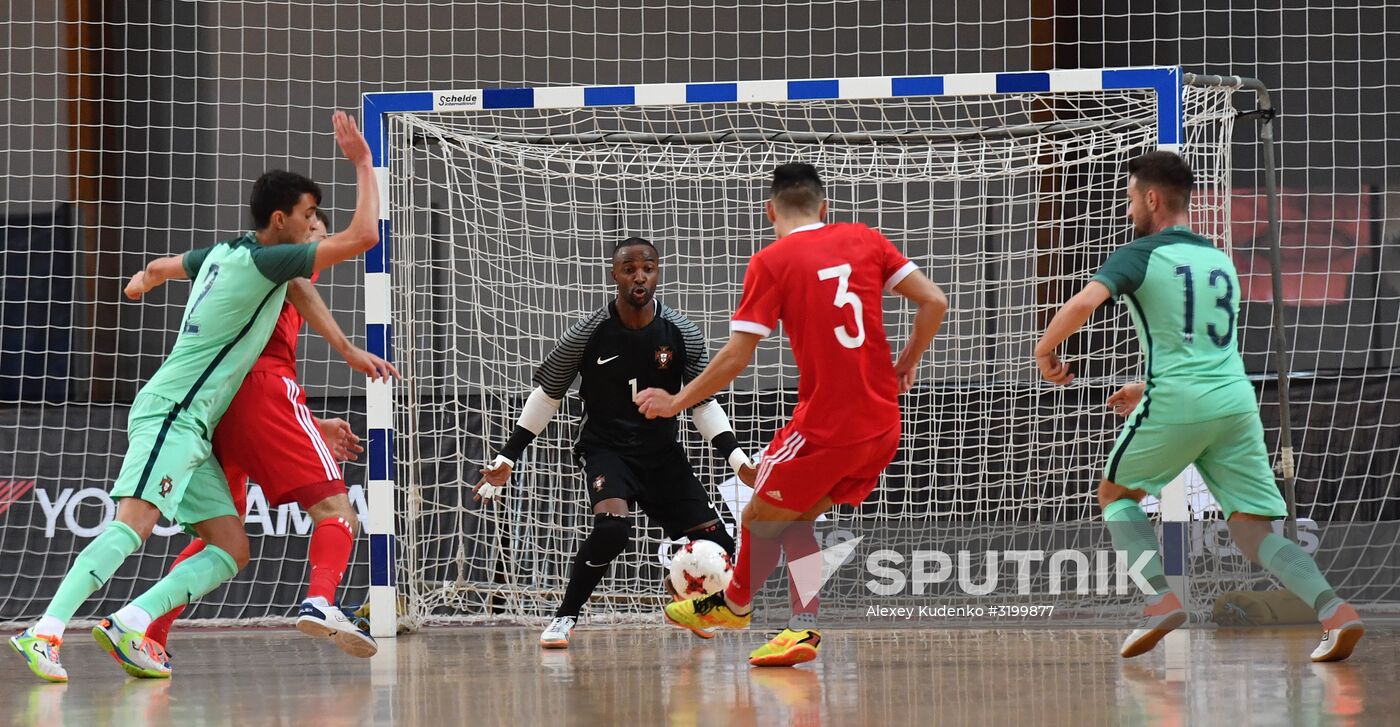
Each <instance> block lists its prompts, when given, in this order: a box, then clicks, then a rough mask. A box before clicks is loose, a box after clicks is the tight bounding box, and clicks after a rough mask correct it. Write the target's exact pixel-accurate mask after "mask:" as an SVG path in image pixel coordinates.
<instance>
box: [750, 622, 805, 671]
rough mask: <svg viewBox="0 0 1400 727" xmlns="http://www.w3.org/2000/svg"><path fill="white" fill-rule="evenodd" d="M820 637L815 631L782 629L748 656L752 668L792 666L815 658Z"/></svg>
mask: <svg viewBox="0 0 1400 727" xmlns="http://www.w3.org/2000/svg"><path fill="white" fill-rule="evenodd" d="M821 644H822V635H821V634H819V633H817V630H816V629H801V630H799V631H793V630H792V629H783V630H782V631H779V632H778V635H777V636H774V637H773V639H772V640H771V641H769V642H768V643H766V644H764V645H763V646H760V647H758V648H757V649H754V650H753V652H752V653H750V654H749V664H751V665H753V666H794V665H797V664H801V663H803V662H806V661H811V660H813V659H815V658H817V649H819V648H820V647H821Z"/></svg>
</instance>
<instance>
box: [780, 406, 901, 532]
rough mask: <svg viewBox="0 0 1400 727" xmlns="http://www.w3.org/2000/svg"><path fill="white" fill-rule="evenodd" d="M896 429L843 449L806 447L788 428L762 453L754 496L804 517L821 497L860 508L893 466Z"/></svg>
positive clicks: (798, 434)
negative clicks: (804, 513) (891, 464)
mask: <svg viewBox="0 0 1400 727" xmlns="http://www.w3.org/2000/svg"><path fill="white" fill-rule="evenodd" d="M899 430H900V428H899V426H898V425H895V426H894V427H893V428H892V429H890V430H889V431H888V432H886V433H884V434H881V435H880V436H878V437H876V438H874V439H870V440H867V441H864V442H859V443H856V444H852V445H848V446H844V447H823V446H820V445H816V444H810V443H808V442H807V441H806V440H805V439H804V438H803V437H802V435H801V434H800V433H798V432H797V431H796V430H794V429H793V428H792V425H788V426H787V427H784V428H783V430H782V431H780V432H778V436H776V437H774V438H773V442H772V443H771V444H769V445H768V449H766V450H764V452H763V460H762V461H761V462H760V463H759V465H758V475H757V477H756V478H755V479H754V494H755V495H756V496H758V497H762V498H763V499H764V500H765V501H767V502H768V503H770V504H773V505H777V506H778V507H781V508H785V509H788V510H796V511H797V512H806V511H808V510H810V509H811V508H812V506H813V505H816V504H817V502H818V501H820V500H821V499H822V498H823V497H830V498H831V501H832V502H834V503H837V504H840V505H859V504H860V503H862V502H865V498H867V497H869V496H870V493H871V492H872V491H874V489H875V485H876V484H878V483H879V482H880V473H881V472H884V471H885V468H886V467H888V466H889V464H890V462H892V461H894V453H895V450H896V449H898V448H899Z"/></svg>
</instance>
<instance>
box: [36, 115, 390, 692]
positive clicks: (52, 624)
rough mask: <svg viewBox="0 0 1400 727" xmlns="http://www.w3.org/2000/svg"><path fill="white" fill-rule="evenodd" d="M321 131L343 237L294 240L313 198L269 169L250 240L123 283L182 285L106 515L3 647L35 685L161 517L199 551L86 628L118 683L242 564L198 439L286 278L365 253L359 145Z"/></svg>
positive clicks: (172, 261) (367, 178)
mask: <svg viewBox="0 0 1400 727" xmlns="http://www.w3.org/2000/svg"><path fill="white" fill-rule="evenodd" d="M332 123H333V125H334V127H335V137H336V142H337V143H338V144H339V145H340V149H341V151H342V152H343V153H344V155H345V157H346V159H348V160H349V161H350V162H351V163H352V164H353V165H354V166H355V172H356V178H357V183H358V189H357V197H356V206H355V215H354V218H353V219H352V220H351V222H350V225H349V226H348V227H347V228H346V229H345V230H344V231H342V232H341V233H339V234H336V235H333V236H331V237H328V238H326V239H325V240H322V241H320V242H312V243H308V242H305V241H306V240H307V239H309V238H310V231H311V228H312V225H313V224H315V221H316V211H317V206H318V205H319V204H320V201H321V192H320V188H319V187H317V186H316V183H315V182H313V181H311V180H310V179H308V178H306V177H303V176H301V175H299V174H294V173H291V172H283V171H272V172H268V173H266V174H264V175H262V176H261V177H259V178H258V180H257V182H256V183H254V185H253V193H252V196H251V199H250V202H249V207H250V210H251V212H252V217H253V226H254V228H255V231H254V232H248V233H245V234H243V235H241V236H239V237H237V238H235V239H232V240H227V241H225V242H221V243H219V244H217V245H214V246H212V247H208V248H202V249H198V250H192V251H190V252H187V253H185V254H184V255H181V256H179V257H173V258H162V259H159V260H155V261H152V262H151V263H150V264H149V265H147V266H146V268H145V269H144V270H142V271H140V272H138V273H136V274H135V275H133V276H132V277H131V280H130V282H128V283H127V286H126V291H125V292H126V295H127V297H128V298H131V299H137V298H140V297H141V296H142V295H144V294H145V293H146V292H148V291H150V290H151V289H152V288H155V287H156V286H158V285H160V284H161V283H163V282H165V281H166V280H174V279H185V278H192V279H193V281H194V282H193V286H192V287H191V294H190V299H189V302H188V303H187V304H186V305H185V314H184V317H183V319H182V320H181V322H180V330H179V335H178V337H177V338H176V341H175V346H174V348H172V349H171V351H170V355H169V356H168V357H167V358H166V360H165V361H164V362H163V363H162V364H161V367H160V369H159V370H157V371H156V373H155V375H154V376H152V377H151V380H150V381H148V382H147V383H146V385H145V386H143V387H142V388H141V391H140V392H139V393H137V395H136V400H135V401H134V402H132V406H131V412H130V414H129V415H128V419H127V452H126V456H125V458H124V460H123V462H122V468H121V472H120V473H119V474H118V476H117V481H116V483H115V484H114V485H113V487H112V496H113V499H116V500H118V505H117V512H116V518H115V519H114V520H113V521H112V522H111V523H109V524H108V526H107V528H106V529H105V530H103V532H102V533H101V534H99V535H98V536H97V537H96V538H95V539H93V541H92V542H91V543H89V544H88V545H87V547H85V548H84V549H83V550H82V552H80V553H79V554H78V556H77V558H76V559H75V560H74V562H73V566H72V567H71V568H70V570H69V572H68V574H67V575H66V576H65V577H64V579H63V582H62V583H61V584H60V585H59V587H58V591H57V592H56V593H55V595H54V597H53V600H52V601H51V602H50V603H49V606H48V608H47V610H46V611H45V612H44V616H43V618H42V619H40V621H39V622H38V623H37V624H35V625H34V626H33V627H32V628H29V629H26V630H25V631H24V633H22V634H20V635H19V636H16V637H13V638H11V639H10V644H11V646H12V647H13V648H14V649H15V650H16V651H17V652H19V653H20V655H21V656H23V657H24V658H25V661H26V663H27V664H28V666H29V668H30V670H31V671H33V672H34V673H35V674H36V675H38V676H39V677H40V678H42V679H45V680H47V681H56V682H62V681H67V679H68V674H67V672H66V671H65V670H64V668H63V666H62V664H61V663H60V661H59V646H60V645H61V644H62V640H63V631H64V628H65V626H66V625H67V622H68V621H69V619H71V618H72V616H73V613H74V612H75V611H77V609H78V607H79V606H80V605H82V603H83V601H85V600H87V598H88V596H90V595H92V593H93V592H94V591H96V590H97V589H98V588H101V587H102V586H103V585H104V584H105V583H106V582H107V579H109V578H111V576H112V573H114V572H115V571H116V570H117V567H118V566H120V565H121V564H122V562H123V561H125V560H126V558H127V557H128V556H129V555H131V554H132V553H133V552H135V551H136V549H137V548H138V547H140V545H141V543H142V542H143V541H144V540H145V539H146V538H147V537H148V536H149V535H150V533H151V530H152V528H154V527H155V524H156V522H157V521H158V520H159V519H160V517H161V516H162V515H164V516H165V517H167V518H169V519H172V520H175V521H177V522H179V523H180V524H182V525H184V526H186V527H187V528H189V529H191V530H193V531H194V532H195V533H196V534H197V535H198V536H199V537H200V538H201V539H203V540H204V541H205V542H206V543H207V544H208V545H207V547H206V548H205V549H204V550H203V551H201V552H200V553H199V554H197V555H195V556H193V557H191V558H189V559H187V560H186V561H184V562H183V563H181V564H180V565H179V566H178V567H176V568H174V569H173V570H171V572H170V573H169V574H168V575H167V576H166V577H164V578H162V579H161V580H160V581H158V582H157V583H156V584H155V585H154V586H152V587H151V588H150V590H148V591H146V592H145V593H143V594H141V595H140V596H139V597H137V599H136V600H135V601H133V602H132V603H131V605H128V606H126V607H125V608H123V609H121V610H120V611H118V612H117V613H115V614H113V615H112V616H108V617H107V618H104V619H102V620H101V622H100V623H99V625H98V626H97V628H95V629H93V636H94V637H95V638H96V639H97V641H98V643H99V644H100V645H101V646H102V647H103V649H104V650H106V651H107V653H109V654H110V655H111V656H112V657H113V658H115V659H116V660H117V662H118V663H119V664H121V666H122V668H123V669H124V670H126V671H127V672H128V673H130V674H132V675H134V676H142V677H157V678H159V677H166V676H169V674H170V667H169V662H168V659H166V658H165V654H164V651H163V650H162V649H160V647H159V646H158V645H155V644H154V643H153V642H148V641H147V640H146V639H145V638H144V631H145V629H146V627H147V625H149V623H150V621H151V619H152V617H154V616H159V615H161V614H164V613H166V612H168V611H169V610H170V609H172V608H174V607H176V606H178V605H182V604H185V603H187V602H189V601H191V600H194V599H197V598H200V597H201V596H203V595H204V594H206V593H208V592H210V591H212V590H213V589H214V588H215V587H217V586H218V585H219V584H221V583H223V582H224V581H226V580H228V579H230V578H232V577H233V575H234V574H235V573H237V572H238V569H240V568H241V567H242V566H243V565H244V564H245V563H246V562H247V560H248V536H247V534H246V532H245V531H244V529H243V523H242V521H241V520H240V519H239V517H238V513H236V512H235V511H234V507H233V500H232V498H231V497H230V495H229V488H228V483H227V482H226V481H225V480H224V475H223V471H222V469H221V468H220V467H219V466H218V463H217V462H215V461H214V459H213V458H212V457H211V456H210V451H211V449H212V445H211V443H210V437H211V436H212V434H213V432H214V428H215V426H216V425H217V424H218V422H219V418H220V416H222V415H223V412H224V410H225V409H226V408H227V407H228V405H229V402H230V401H231V400H232V398H233V395H234V393H235V392H237V391H238V388H239V385H240V384H241V382H242V381H243V377H244V375H246V374H247V373H248V370H249V369H250V368H251V367H252V365H253V362H254V361H255V360H256V359H257V357H258V355H259V354H260V353H261V352H262V350H263V347H264V346H265V345H266V344H267V340H268V337H269V336H270V335H271V333H272V329H273V326H274V325H275V324H276V322H277V317H278V314H279V313H280V311H281V309H282V301H283V298H284V296H285V295H286V291H287V281H289V280H292V279H294V278H298V277H307V276H310V275H311V274H312V273H313V272H314V271H316V270H321V269H323V268H327V267H330V266H331V265H334V264H336V263H338V262H342V261H344V260H349V259H351V258H353V257H356V256H359V255H360V254H362V253H364V252H366V251H367V250H369V249H370V248H372V247H374V245H375V244H376V243H377V242H378V224H379V189H378V184H377V183H376V180H375V174H374V167H373V166H372V163H371V159H370V150H369V145H368V144H367V143H366V142H365V138H364V136H363V135H361V134H360V131H359V129H358V128H356V126H355V122H354V120H352V119H351V118H350V117H349V116H347V115H346V114H345V113H343V112H339V111H338V112H336V113H335V115H334V117H333V119H332Z"/></svg>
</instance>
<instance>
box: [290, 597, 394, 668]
mask: <svg viewBox="0 0 1400 727" xmlns="http://www.w3.org/2000/svg"><path fill="white" fill-rule="evenodd" d="M297 630H298V631H300V632H302V633H303V634H306V635H307V636H317V637H322V638H324V637H330V640H331V641H332V642H334V643H335V645H336V646H339V647H340V650H341V651H343V652H345V653H347V654H349V655H351V656H358V657H362V658H365V657H371V656H374V655H375V654H377V653H379V644H378V643H377V642H376V641H375V640H374V637H373V636H370V635H369V634H367V633H365V632H364V631H361V630H360V629H359V627H357V626H356V625H355V624H354V622H352V621H351V620H350V618H349V617H347V616H346V615H345V612H344V611H342V610H340V609H339V608H337V607H335V606H333V605H331V604H328V603H325V602H324V599H321V598H316V599H311V598H308V599H306V600H305V601H302V602H301V610H300V611H299V612H297Z"/></svg>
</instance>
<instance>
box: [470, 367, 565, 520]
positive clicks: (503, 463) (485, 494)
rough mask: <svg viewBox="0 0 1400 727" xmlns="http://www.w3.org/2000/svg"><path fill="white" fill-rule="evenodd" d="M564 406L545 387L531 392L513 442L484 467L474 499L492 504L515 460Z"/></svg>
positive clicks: (518, 422)
mask: <svg viewBox="0 0 1400 727" xmlns="http://www.w3.org/2000/svg"><path fill="white" fill-rule="evenodd" d="M561 403H562V401H561V400H560V399H556V398H554V397H552V396H550V395H549V394H548V393H546V392H545V390H544V389H542V388H539V387H536V388H535V390H534V391H531V392H530V397H529V398H528V399H526V400H525V407H524V408H523V409H521V410H520V419H519V420H518V421H516V423H515V431H513V432H512V433H511V435H510V440H509V441H507V442H506V445H505V446H504V447H501V451H500V452H499V453H497V454H496V458H495V459H494V460H492V461H491V464H489V465H487V466H486V467H484V468H482V470H481V482H480V483H478V484H477V486H476V491H475V497H473V498H472V499H474V500H477V501H479V502H490V501H491V500H492V498H494V497H496V495H497V494H499V493H500V490H501V488H502V487H505V486H506V482H507V481H509V480H510V473H511V470H513V469H515V462H516V460H519V459H520V455H522V454H524V453H525V448H526V447H528V446H530V443H531V442H533V441H535V437H538V436H539V435H540V432H543V431H544V428H545V426H546V425H548V424H549V420H550V419H553V418H554V415H555V414H558V413H559V405H560V404H561Z"/></svg>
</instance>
